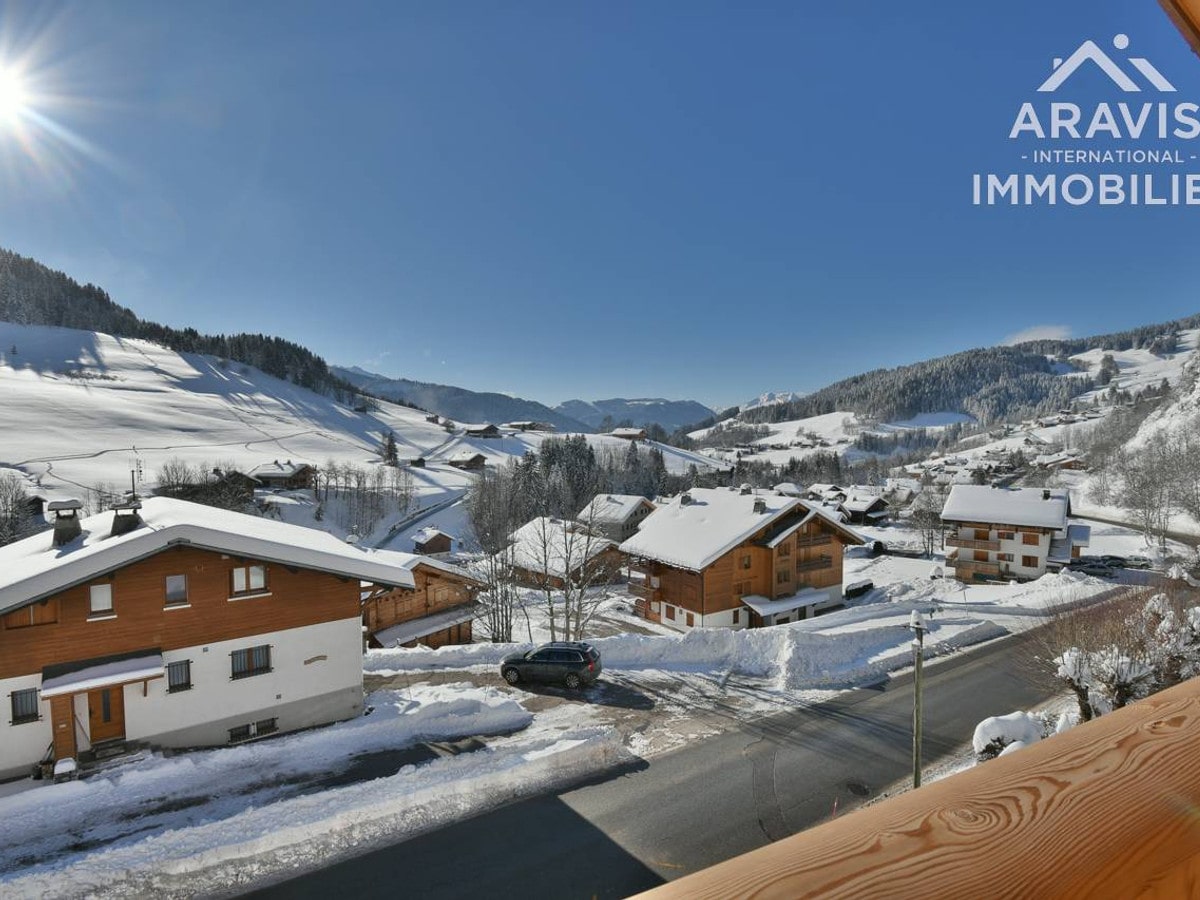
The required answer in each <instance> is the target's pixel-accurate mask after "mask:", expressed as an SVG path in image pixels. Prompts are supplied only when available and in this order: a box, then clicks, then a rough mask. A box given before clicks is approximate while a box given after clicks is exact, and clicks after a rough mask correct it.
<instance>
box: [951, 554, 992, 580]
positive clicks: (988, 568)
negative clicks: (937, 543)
mask: <svg viewBox="0 0 1200 900" xmlns="http://www.w3.org/2000/svg"><path fill="white" fill-rule="evenodd" d="M946 565H948V566H949V567H950V568H952V569H962V570H963V571H965V572H982V573H983V574H985V575H999V574H1000V564H999V563H994V562H985V561H984V560H980V559H959V558H958V557H957V556H955V555H954V554H951V555H950V556H947V557H946Z"/></svg>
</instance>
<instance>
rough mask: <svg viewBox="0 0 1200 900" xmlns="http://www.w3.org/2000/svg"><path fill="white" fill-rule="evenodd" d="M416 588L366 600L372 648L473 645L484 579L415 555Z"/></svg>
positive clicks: (412, 561)
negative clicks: (472, 631) (472, 640)
mask: <svg viewBox="0 0 1200 900" xmlns="http://www.w3.org/2000/svg"><path fill="white" fill-rule="evenodd" d="M400 555H403V556H408V557H409V559H408V561H407V562H406V563H405V567H406V568H407V569H408V571H410V572H411V573H412V576H413V585H412V587H398V588H393V589H391V590H382V591H373V592H371V593H370V594H369V595H368V596H367V597H366V598H365V599H364V601H363V619H362V621H363V625H364V626H365V627H366V630H367V635H368V643H369V645H370V646H372V647H416V646H418V645H419V646H424V647H443V646H445V645H447V644H469V643H471V622H472V620H473V619H474V618H475V595H476V594H477V593H478V592H479V590H480V589H481V588H483V586H484V585H483V583H482V582H481V581H479V580H478V579H476V578H475V577H473V576H472V575H471V574H470V573H469V572H467V571H466V570H465V569H461V568H459V567H458V566H452V565H449V564H448V563H442V562H439V561H436V560H431V559H428V558H425V557H421V556H417V555H414V554H400Z"/></svg>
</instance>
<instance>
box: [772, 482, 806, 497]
mask: <svg viewBox="0 0 1200 900" xmlns="http://www.w3.org/2000/svg"><path fill="white" fill-rule="evenodd" d="M772 490H774V491H775V493H777V494H780V495H781V496H784V497H803V496H804V490H803V489H802V488H801V487H800V485H798V484H794V483H792V482H790V481H781V482H779V484H777V485H775V487H774V488H773V489H772Z"/></svg>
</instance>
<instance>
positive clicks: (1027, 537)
mask: <svg viewBox="0 0 1200 900" xmlns="http://www.w3.org/2000/svg"><path fill="white" fill-rule="evenodd" d="M1040 538H1041V536H1040V535H1039V534H1037V533H1036V532H1032V531H1025V532H1022V533H1021V543H1022V544H1029V545H1030V546H1033V547H1036V546H1037V545H1038V541H1039V539H1040Z"/></svg>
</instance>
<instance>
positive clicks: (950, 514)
mask: <svg viewBox="0 0 1200 900" xmlns="http://www.w3.org/2000/svg"><path fill="white" fill-rule="evenodd" d="M1070 512H1071V497H1070V494H1069V492H1067V491H1065V490H1051V489H1049V488H996V487H986V486H982V485H974V484H956V485H954V487H953V488H951V490H950V496H949V497H947V498H946V505H945V506H944V507H943V509H942V523H943V524H944V525H945V526H947V527H948V528H949V529H950V533H949V534H948V535H947V537H946V539H945V543H946V547H948V548H951V549H949V550H948V551H947V553H946V565H947V566H949V567H950V568H952V569H954V574H955V577H957V578H958V580H959V581H988V580H1000V579H1003V580H1010V579H1014V578H1015V579H1019V580H1023V579H1030V578H1039V577H1041V576H1042V575H1044V574H1045V573H1046V569H1047V566H1048V564H1050V563H1056V564H1058V565H1064V564H1066V563H1067V562H1069V561H1070V560H1071V559H1077V558H1078V557H1079V554H1080V550H1081V549H1082V548H1083V547H1086V546H1087V545H1088V543H1089V540H1090V537H1091V529H1090V528H1088V526H1086V525H1070V524H1068V522H1067V517H1068V516H1069V515H1070Z"/></svg>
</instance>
